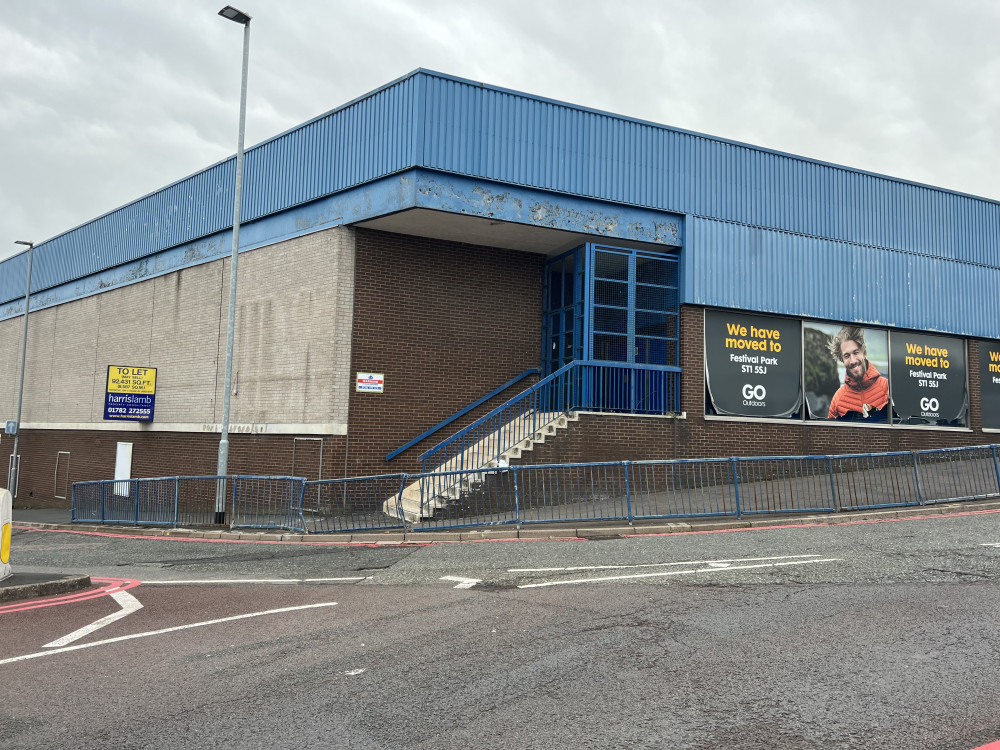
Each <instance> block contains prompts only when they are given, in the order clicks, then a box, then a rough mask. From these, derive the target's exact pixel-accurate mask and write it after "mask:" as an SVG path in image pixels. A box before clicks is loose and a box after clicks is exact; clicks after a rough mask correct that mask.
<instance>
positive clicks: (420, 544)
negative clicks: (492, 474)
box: [13, 524, 516, 548]
mask: <svg viewBox="0 0 1000 750" xmlns="http://www.w3.org/2000/svg"><path fill="white" fill-rule="evenodd" d="M13 528H15V529H17V530H18V531H45V532H48V533H50V534H81V535H83V536H104V537H110V538H112V539H139V540H142V539H153V540H155V541H161V542H163V541H167V542H213V543H220V542H221V543H222V544H308V545H312V546H313V547H372V548H377V547H385V546H387V545H390V544H391V545H392V546H395V547H427V546H429V545H432V544H452V543H453V542H412V541H411V542H276V541H270V540H261V539H203V538H201V537H191V536H152V535H150V534H112V533H110V532H107V531H76V530H74V529H40V528H38V527H36V526H17V525H16V524H15V525H14V527H13ZM515 541H516V540H515Z"/></svg>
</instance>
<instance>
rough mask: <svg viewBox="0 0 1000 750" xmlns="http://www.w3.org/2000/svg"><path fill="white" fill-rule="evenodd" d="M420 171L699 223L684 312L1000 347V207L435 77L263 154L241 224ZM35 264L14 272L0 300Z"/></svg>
mask: <svg viewBox="0 0 1000 750" xmlns="http://www.w3.org/2000/svg"><path fill="white" fill-rule="evenodd" d="M412 168H425V169H427V170H430V171H433V172H436V173H437V174H438V175H440V176H441V179H442V182H443V183H444V184H445V185H446V186H447V179H448V177H449V176H450V177H451V178H452V179H457V177H456V176H458V175H462V176H463V177H469V178H472V179H475V180H478V181H481V182H487V181H488V182H490V183H495V184H497V185H501V186H502V185H505V184H506V185H517V186H523V187H528V188H532V189H535V190H538V191H539V192H541V191H547V192H548V193H549V194H551V195H552V196H553V198H552V200H553V202H554V203H556V202H558V201H559V195H560V194H561V195H563V196H567V195H572V196H578V197H583V198H591V199H597V200H602V201H607V202H609V203H610V204H619V205H620V206H630V207H635V208H644V209H653V210H656V211H666V212H671V213H674V214H686V215H687V216H688V217H689V218H688V224H689V225H690V226H692V227H693V229H692V237H691V238H688V239H686V240H685V243H684V244H685V247H686V250H685V253H684V255H685V258H684V261H683V262H684V275H685V285H684V288H685V290H689V291H690V292H691V295H690V297H689V298H688V299H686V301H690V302H701V303H704V304H712V305H720V306H726V307H738V308H744V309H755V310H761V311H773V312H781V313H788V314H792V313H794V314H802V315H810V316H815V317H829V318H832V319H842V320H864V321H868V322H872V323H884V324H886V325H889V324H893V325H899V326H905V327H913V328H930V329H934V330H945V331H952V332H956V333H958V332H963V333H967V334H976V335H988V336H996V335H997V331H996V327H997V325H998V324H997V323H996V322H995V321H997V320H1000V316H998V315H997V310H996V307H997V303H996V300H997V299H998V298H1000V294H998V293H997V290H998V281H997V273H998V269H1000V203H997V202H994V201H988V200H985V199H981V198H975V197H972V196H967V195H962V194H959V193H953V192H948V191H945V190H939V189H936V188H932V187H928V186H924V185H918V184H915V183H909V182H905V181H901V180H895V179H892V178H888V177H884V176H880V175H875V174H870V173H866V172H860V171H856V170H851V169H847V168H844V167H839V166H835V165H830V164H825V163H822V162H817V161H812V160H809V159H803V158H800V157H795V156H791V155H788V154H782V153H778V152H774V151H769V150H766V149H760V148H756V147H753V146H749V145H746V144H741V143H735V142H731V141H725V140H722V139H717V138H712V137H709V136H705V135H700V134H697V133H691V132H687V131H682V130H676V129H673V128H668V127H665V126H662V125H656V124H653V123H648V122H643V121H638V120H633V119H628V118H624V117H620V116H617V115H613V114H610V113H606V112H598V111H594V110H588V109H584V108H581V107H577V106H573V105H569V104H565V103H562V102H556V101H551V100H547V99H543V98H539V97H532V96H528V95H526V94H521V93H518V92H514V91H508V90H504V89H500V88H496V87H492V86H485V85H482V84H478V83H474V82H471V81H466V80H461V79H457V78H452V77H449V76H444V75H441V74H437V73H432V72H428V71H415V72H414V73H411V74H410V75H408V76H405V77H404V78H401V79H399V80H397V81H394V82H392V83H390V84H388V85H386V86H385V87H383V88H381V89H378V90H376V91H374V92H372V93H370V94H367V95H365V96H363V97H361V98H359V99H357V100H355V101H353V102H350V103H348V104H346V105H344V106H342V107H340V108H338V109H336V110H334V111H332V112H329V113H327V114H325V115H322V116H320V117H318V118H316V119H314V120H312V121H310V122H307V123H304V124H303V125H301V126H299V127H297V128H294V129H292V130H290V131H288V132H287V133H283V134H281V135H278V136H276V137H275V138H272V139H270V140H269V141H266V142H264V143H261V144H259V145H258V146H255V147H253V148H251V149H249V150H248V151H247V163H246V178H245V179H246V183H245V189H244V212H243V218H244V221H246V222H252V221H254V220H255V219H260V218H263V217H265V216H274V215H275V214H278V213H280V212H282V211H285V210H287V209H289V208H292V207H295V206H299V205H301V204H304V203H307V202H310V201H314V200H317V199H319V198H323V197H325V196H329V195H333V194H336V193H339V192H341V191H345V190H348V189H350V188H354V187H358V186H361V185H365V184H369V183H372V182H373V181H375V180H377V179H379V178H382V177H385V176H388V175H393V174H397V173H400V172H403V171H405V170H408V169H412ZM233 175H234V159H229V160H227V161H223V162H220V163H218V164H215V165H213V166H211V167H209V168H207V169H206V170H204V171H202V172H199V173H197V174H195V175H192V176H190V177H188V178H186V179H183V180H180V181H179V182H177V183H175V184H173V185H170V186H168V187H166V188H163V189H162V190H160V191H158V192H156V193H153V194H151V195H148V196H146V197H144V198H141V199H139V200H137V201H135V202H133V203H131V204H129V205H126V206H123V207H122V208H119V209H117V210H115V211H112V212H110V213H109V214H106V215H104V216H101V217H99V218H98V219H95V220H94V221H92V222H89V223H87V224H85V225H83V226H81V227H78V228H77V229H74V230H71V231H69V232H66V233H65V234H63V235H60V236H58V237H56V238H54V239H52V240H49V241H47V242H44V243H41V244H39V245H38V246H37V247H36V250H35V264H36V265H35V270H34V271H33V274H32V288H33V290H35V291H39V290H43V289H48V288H51V287H53V286H56V285H58V284H62V283H65V282H67V281H71V280H73V279H79V278H83V277H88V276H92V275H94V274H96V273H99V272H101V271H103V270H105V269H109V268H113V267H115V266H119V265H121V264H127V263H135V262H142V259H143V258H146V257H147V256H150V255H152V254H155V253H157V252H159V251H162V250H165V249H168V248H174V247H179V246H182V245H184V244H185V243H190V242H193V241H195V240H199V239H201V238H205V237H208V236H210V235H213V234H216V233H218V232H220V231H224V230H226V229H228V228H229V227H230V226H231V222H232V208H231V207H232V191H233ZM564 200H565V199H564ZM446 210H458V209H456V208H448V209H446ZM563 220H564V219H561V218H560V219H558V221H563ZM558 221H557V224H558ZM567 221H568V220H567ZM557 228H565V227H564V226H563V225H562V224H558V226H557ZM695 228H696V231H695ZM692 253H693V255H692V257H687V256H688V255H691V254H692ZM24 265H25V260H24V257H23V254H22V255H19V256H15V257H13V258H11V259H8V260H7V261H4V262H3V263H0V304H3V303H5V302H8V301H10V300H14V299H17V298H19V297H20V296H21V295H23V293H24ZM847 269H850V272H848V270H847ZM779 272H780V273H779ZM817 277H822V278H826V279H831V280H837V284H832V283H831V284H825V285H824V284H821V283H819V282H818V281H817ZM858 280H861V283H858ZM904 280H906V283H904ZM844 285H846V289H848V290H850V291H847V292H845V291H844V288H845V286H844ZM838 287H839V288H838Z"/></svg>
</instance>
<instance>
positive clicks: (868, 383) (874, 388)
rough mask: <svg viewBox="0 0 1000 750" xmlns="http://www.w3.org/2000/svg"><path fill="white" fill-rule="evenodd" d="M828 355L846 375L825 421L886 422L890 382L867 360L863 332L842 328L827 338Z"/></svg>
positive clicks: (851, 328)
mask: <svg viewBox="0 0 1000 750" xmlns="http://www.w3.org/2000/svg"><path fill="white" fill-rule="evenodd" d="M830 354H831V355H832V356H833V358H834V359H835V360H837V362H840V363H843V365H844V368H845V369H846V370H847V374H846V375H845V376H844V382H843V384H842V385H841V386H840V388H838V389H837V392H836V393H835V394H833V400H832V401H831V402H830V411H829V413H828V414H827V419H839V420H842V421H848V422H883V423H885V422H888V418H887V417H888V415H887V414H886V407H887V406H888V405H889V381H888V380H887V379H886V378H885V377H884V376H883V375H882V374H881V373H880V372H879V371H878V370H877V369H875V365H873V364H872V363H871V362H869V361H868V347H867V346H866V345H865V332H864V330H863V329H861V328H859V327H857V326H844V327H843V328H841V329H840V331H838V333H837V335H836V336H834V337H833V338H832V339H830Z"/></svg>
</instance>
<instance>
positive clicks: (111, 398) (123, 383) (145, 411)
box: [104, 365, 156, 422]
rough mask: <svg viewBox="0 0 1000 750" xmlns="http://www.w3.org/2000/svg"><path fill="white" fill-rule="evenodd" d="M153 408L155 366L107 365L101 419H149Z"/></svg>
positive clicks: (137, 420) (136, 420) (151, 419)
mask: <svg viewBox="0 0 1000 750" xmlns="http://www.w3.org/2000/svg"><path fill="white" fill-rule="evenodd" d="M155 408H156V368H155V367H121V366H118V365H108V384H107V390H106V391H105V394H104V418H105V419H121V420H125V421H129V422H152V421H153V412H154V410H155Z"/></svg>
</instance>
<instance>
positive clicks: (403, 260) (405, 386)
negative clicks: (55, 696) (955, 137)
mask: <svg viewBox="0 0 1000 750" xmlns="http://www.w3.org/2000/svg"><path fill="white" fill-rule="evenodd" d="M234 180H235V158H230V159H229V160H227V161H224V162H220V163H219V164H215V165H213V166H211V167H208V168H207V169H205V170H204V171H202V172H199V173H197V174H195V175H192V176H191V177H188V178H186V179H183V180H181V181H179V182H177V183H175V184H172V185H169V186H167V187H164V188H163V189H161V190H159V191H157V192H155V193H153V194H151V195H148V196H146V197H144V198H140V199H139V200H137V201H135V202H133V203H130V204H129V205H126V206H123V207H122V208H119V209H117V210H115V211H112V212H111V213H108V214H106V215H104V216H101V217H98V218H96V219H94V220H93V221H90V222H88V223H86V224H84V225H82V226H80V227H77V228H76V229H73V230H71V231H68V232H66V233H65V234H62V235H59V236H58V237H55V238H53V239H51V240H49V241H47V242H45V243H42V244H39V245H38V246H37V247H36V248H35V251H34V267H33V271H32V295H31V300H30V310H31V312H30V321H29V334H28V342H27V352H28V353H27V360H26V377H25V386H24V407H23V414H22V424H21V433H20V437H19V441H20V445H19V451H20V454H21V482H20V486H19V488H18V497H17V504H19V505H34V506H39V505H59V504H66V503H68V499H67V498H68V497H69V491H70V485H71V484H72V483H73V482H77V481H84V480H90V479H109V478H112V477H114V476H115V471H116V462H117V468H118V470H119V472H121V471H122V470H123V467H122V463H121V460H122V456H126V458H127V456H128V454H129V452H130V454H131V459H130V460H131V463H130V465H126V466H125V467H124V470H125V471H127V473H128V474H129V475H131V476H133V477H149V476H175V475H211V474H214V473H215V465H216V459H217V447H218V441H219V431H220V421H221V406H222V387H223V386H222V383H223V370H224V358H225V350H226V323H227V309H228V288H229V263H230V261H229V259H228V255H229V252H230V244H231V229H232V206H233V193H234ZM242 221H243V226H242V229H241V234H240V239H241V255H240V262H239V274H238V277H239V282H238V292H237V319H236V338H235V353H234V360H233V362H234V364H233V380H232V388H231V400H232V417H231V422H232V427H231V429H232V433H233V434H232V447H231V449H230V472H231V473H243V474H247V473H252V474H279V475H296V476H306V477H308V478H318V477H322V478H329V477H338V476H360V475H370V474H380V473H395V472H415V471H418V470H419V469H420V468H421V467H422V466H424V462H422V461H421V459H420V456H421V455H422V454H424V453H425V452H426V451H428V449H430V448H432V447H433V446H435V445H436V444H438V443H440V442H442V441H443V440H446V439H447V438H449V437H450V436H452V435H454V434H455V433H457V432H458V431H459V430H461V429H462V428H463V427H465V426H466V425H469V424H471V423H473V422H474V421H475V420H476V419H478V418H479V417H481V416H482V415H484V414H486V413H487V412H489V411H490V410H492V409H494V408H495V407H497V406H498V405H500V404H502V403H504V402H506V401H508V400H510V399H513V398H515V397H517V396H518V394H521V393H522V392H524V391H525V390H528V389H532V388H533V389H534V390H533V391H531V392H532V393H533V394H535V395H534V396H533V398H536V399H537V401H536V402H533V403H535V407H534V408H535V409H536V411H542V412H544V413H546V414H550V413H552V412H553V411H560V410H566V409H569V410H572V411H573V412H579V419H578V420H575V421H570V422H568V423H567V424H566V426H565V429H560V430H559V432H558V434H556V435H553V436H549V439H548V440H546V441H545V443H544V444H539V445H537V446H535V450H532V451H530V452H524V453H522V454H521V455H520V457H519V458H518V456H517V454H516V453H515V454H511V453H509V452H508V453H505V460H506V459H508V458H509V459H510V460H521V461H529V462H532V463H541V462H545V463H564V462H576V461H598V460H622V459H643V458H688V457H708V456H728V455H801V454H823V453H845V452H866V451H888V450H914V449H919V448H927V447H938V446H958V445H972V444H978V443H990V442H993V441H994V440H995V439H996V432H997V431H998V430H1000V341H998V339H1000V310H998V304H1000V204H998V203H996V202H994V201H990V200H985V199H982V198H977V197H974V196H969V195H963V194H960V193H956V192H952V191H948V190H942V189H938V188H934V187H930V186H926V185H920V184H916V183H912V182H907V181H905V180H900V179H894V178H890V177H886V176H882V175H877V174H871V173H868V172H863V171H859V170H855V169H848V168H845V167H841V166H837V165H833V164H827V163H822V162H817V161H814V160H811V159H805V158H801V157H797V156H792V155H789V154H784V153H779V152H775V151H771V150H768V149H763V148H757V147H754V146H750V145H747V144H742V143H735V142H732V141H727V140H724V139H720V138H715V137H709V136H705V135H701V134H697V133H691V132H686V131H682V130H677V129H674V128H670V127H665V126H662V125H657V124H654V123H649V122H642V121H637V120H634V119H629V118H626V117H620V116H617V115H614V114H610V113H606V112H599V111H594V110H591V109H587V108H584V107H579V106H574V105H569V104H565V103H562V102H557V101H551V100H547V99H542V98H539V97H534V96H530V95H528V94H522V93H519V92H515V91H508V90H504V89H500V88H496V87H493V86H488V85H483V84H479V83H475V82H472V81H466V80H462V79H458V78H454V77H451V76H447V75H441V74H438V73H433V72H429V71H425V70H418V71H415V72H414V73H412V74H410V75H407V76H405V77H404V78H401V79H399V80H397V81H394V82H392V83H390V84H388V85H386V86H384V87H383V88H380V89H378V90H377V91H374V92H372V93H370V94H368V95H366V96H363V97H361V98H359V99H357V100H355V101H353V102H350V103H348V104H346V105H344V106H342V107H340V108H338V109H336V110H333V111H332V112H330V113H328V114H325V115H323V116H321V117H318V118H316V119H315V120H312V121H310V122H307V123H305V124H303V125H301V126H299V127H297V128H295V129H293V130H290V131H288V132H287V133H284V134H282V135H279V136H277V137H275V138H272V139H271V140H269V141H266V142H264V143H262V144H259V145H257V146H255V147H254V148H252V149H250V150H248V151H247V155H246V171H245V181H244V191H243V219H242ZM26 271H27V254H26V253H22V254H21V255H18V256H14V257H12V258H10V259H8V260H6V261H4V262H3V263H0V352H3V353H4V355H3V356H0V417H2V418H3V419H4V420H12V419H13V418H14V414H15V411H16V403H17V382H18V372H19V370H18V367H19V365H18V355H19V353H20V349H21V339H20V337H21V330H22V324H23V318H22V313H23V310H24V296H23V295H24V286H25V275H26ZM845 327H847V328H848V330H847V331H843V330H842V329H844V328H845ZM856 329H860V333H859V332H858V330H856ZM848 349H852V350H854V351H853V352H852V353H851V352H847V350H848ZM852 357H855V358H857V361H862V362H863V363H864V364H863V365H858V364H857V361H856V360H855V359H852ZM859 367H860V369H858V368H859ZM154 371H155V379H154V377H153V376H154ZM851 371H856V373H861V374H860V375H857V377H856V378H855V380H854V381H851ZM547 376H553V377H550V378H548V379H547V380H545V378H546V377H547ZM862 376H863V377H862ZM845 378H846V379H847V381H848V382H849V383H850V386H848V385H845V384H844V381H845ZM842 386H843V387H842ZM554 389H556V390H558V392H556V390H554ZM491 394H492V395H491ZM567 394H568V395H567ZM485 396H490V397H489V398H487V399H486V400H485V401H482V403H479V404H478V405H476V406H474V407H473V408H471V409H467V407H469V406H471V405H473V404H476V402H478V401H481V400H482V399H483V397H485ZM523 402H524V399H522V401H521V402H519V403H523ZM456 414H457V415H458V416H457V418H456V419H454V420H453V421H451V422H449V423H448V424H446V425H445V426H443V427H440V428H439V429H437V430H436V431H431V430H432V428H434V427H435V426H437V425H439V424H440V423H441V422H444V421H446V420H448V419H449V418H450V417H453V416H454V415H456ZM521 414H522V416H523V412H521ZM427 433H429V434H427ZM477 436H478V437H476V438H475V439H477V440H478V439H481V438H482V435H480V434H479V433H477ZM415 438H421V439H419V440H416V441H415V442H414V439H415ZM467 439H468V440H470V441H471V440H472V439H473V438H472V437H468V438H467ZM497 439H498V440H500V439H501V438H497ZM411 443H412V445H409V444H411ZM12 445H13V439H12V438H11V437H10V436H7V435H5V436H4V437H3V438H2V439H0V460H3V462H4V465H5V466H6V462H7V460H8V457H9V455H10V452H11V449H12ZM122 445H125V446H127V450H125V451H124V452H123V451H122ZM508 447H509V446H508ZM401 449H402V450H401ZM503 450H506V448H503ZM451 455H455V454H454V453H452V454H451ZM428 461H429V463H428V464H427V468H434V466H435V459H434V457H433V456H432V457H431V458H429V459H428Z"/></svg>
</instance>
